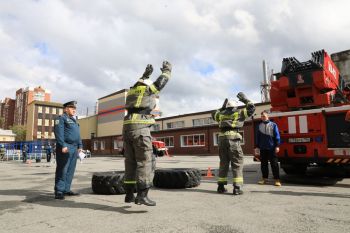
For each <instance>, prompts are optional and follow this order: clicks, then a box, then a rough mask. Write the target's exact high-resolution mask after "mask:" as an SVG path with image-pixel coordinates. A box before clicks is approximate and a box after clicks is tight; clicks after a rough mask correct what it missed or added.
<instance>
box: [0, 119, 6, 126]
mask: <svg viewBox="0 0 350 233" xmlns="http://www.w3.org/2000/svg"><path fill="white" fill-rule="evenodd" d="M4 123H5V118H3V117H0V128H1V129H3V128H4Z"/></svg>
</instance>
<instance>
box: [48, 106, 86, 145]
mask: <svg viewBox="0 0 350 233" xmlns="http://www.w3.org/2000/svg"><path fill="white" fill-rule="evenodd" d="M54 131H55V137H56V143H57V145H58V146H59V147H62V148H63V147H67V146H68V144H72V145H76V146H78V148H82V142H81V138H80V127H79V124H78V123H77V121H76V119H75V118H74V117H69V116H68V115H67V114H66V113H64V114H63V115H61V116H59V117H58V118H57V119H56V120H55V127H54Z"/></svg>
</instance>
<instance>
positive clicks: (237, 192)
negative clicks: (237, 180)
mask: <svg viewBox="0 0 350 233" xmlns="http://www.w3.org/2000/svg"><path fill="white" fill-rule="evenodd" d="M242 194H243V191H242V190H241V188H240V187H239V186H234V187H233V195H242Z"/></svg>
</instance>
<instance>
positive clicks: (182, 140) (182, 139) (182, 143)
mask: <svg viewBox="0 0 350 233" xmlns="http://www.w3.org/2000/svg"><path fill="white" fill-rule="evenodd" d="M201 135H203V136H204V145H184V144H185V143H184V138H185V137H187V138H188V137H191V136H192V137H193V141H194V137H195V136H199V139H200V137H201ZM180 139H181V147H203V146H205V134H204V133H203V134H189V135H181V136H180Z"/></svg>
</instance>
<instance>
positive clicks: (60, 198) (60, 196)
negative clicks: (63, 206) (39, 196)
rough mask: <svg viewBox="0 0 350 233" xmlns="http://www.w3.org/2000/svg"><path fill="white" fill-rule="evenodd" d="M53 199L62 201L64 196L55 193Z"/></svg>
mask: <svg viewBox="0 0 350 233" xmlns="http://www.w3.org/2000/svg"><path fill="white" fill-rule="evenodd" d="M55 199H58V200H64V195H63V193H56V194H55Z"/></svg>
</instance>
